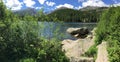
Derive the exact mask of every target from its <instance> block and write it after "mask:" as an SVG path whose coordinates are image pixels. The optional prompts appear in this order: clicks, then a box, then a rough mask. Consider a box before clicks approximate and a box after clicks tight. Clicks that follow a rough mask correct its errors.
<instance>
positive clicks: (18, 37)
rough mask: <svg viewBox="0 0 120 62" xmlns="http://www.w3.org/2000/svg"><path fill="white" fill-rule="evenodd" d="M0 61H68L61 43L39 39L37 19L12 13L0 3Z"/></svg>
mask: <svg viewBox="0 0 120 62" xmlns="http://www.w3.org/2000/svg"><path fill="white" fill-rule="evenodd" d="M0 15H2V16H1V17H0V61H1V62H40V61H42V62H68V61H69V60H68V59H67V58H66V56H65V54H64V52H62V51H61V43H59V42H57V41H56V42H55V41H53V40H52V41H48V40H45V39H41V37H39V35H38V32H39V29H38V27H39V26H38V21H37V20H38V19H37V18H34V16H29V15H25V16H24V17H23V18H19V17H18V16H16V15H14V14H12V12H11V11H9V10H7V9H6V7H5V6H4V4H3V3H0Z"/></svg>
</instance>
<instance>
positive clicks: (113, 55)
mask: <svg viewBox="0 0 120 62" xmlns="http://www.w3.org/2000/svg"><path fill="white" fill-rule="evenodd" d="M119 11H120V7H111V8H109V9H108V10H106V11H105V12H104V13H103V14H102V16H101V18H100V22H99V24H98V27H97V30H96V34H97V35H96V44H100V43H101V42H102V40H106V41H108V54H109V59H110V62H120V12H119Z"/></svg>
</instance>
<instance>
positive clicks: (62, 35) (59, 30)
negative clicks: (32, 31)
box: [39, 22, 97, 40]
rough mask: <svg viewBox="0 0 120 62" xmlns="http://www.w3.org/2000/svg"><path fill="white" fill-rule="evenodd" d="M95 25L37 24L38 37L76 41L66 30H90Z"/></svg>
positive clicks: (75, 23)
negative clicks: (82, 28)
mask: <svg viewBox="0 0 120 62" xmlns="http://www.w3.org/2000/svg"><path fill="white" fill-rule="evenodd" d="M96 24H97V23H79V22H64V23H63V22H59V23H58V22H39V26H40V27H39V29H40V32H39V35H40V36H42V37H44V38H47V39H51V38H57V39H58V40H63V39H73V40H74V39H76V38H74V37H72V36H71V35H70V34H68V33H67V32H66V30H67V29H68V28H80V27H87V28H88V29H89V30H92V29H93V28H94V27H96Z"/></svg>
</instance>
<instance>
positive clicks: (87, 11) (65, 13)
mask: <svg viewBox="0 0 120 62" xmlns="http://www.w3.org/2000/svg"><path fill="white" fill-rule="evenodd" d="M106 9H107V7H85V8H82V9H80V10H75V9H70V8H59V9H56V10H55V11H53V12H51V13H50V14H48V17H50V18H53V17H56V18H57V19H58V20H60V21H64V22H98V21H99V17H100V15H101V13H102V12H103V11H104V10H106ZM51 20H52V19H51Z"/></svg>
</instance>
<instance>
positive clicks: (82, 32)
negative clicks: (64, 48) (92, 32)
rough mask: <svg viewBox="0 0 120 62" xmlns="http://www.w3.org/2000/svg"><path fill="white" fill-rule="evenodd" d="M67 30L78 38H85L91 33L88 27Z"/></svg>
mask: <svg viewBox="0 0 120 62" xmlns="http://www.w3.org/2000/svg"><path fill="white" fill-rule="evenodd" d="M67 32H68V33H69V34H71V35H72V36H74V37H76V38H85V37H87V35H88V34H89V30H88V28H86V27H82V28H68V29H67Z"/></svg>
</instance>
